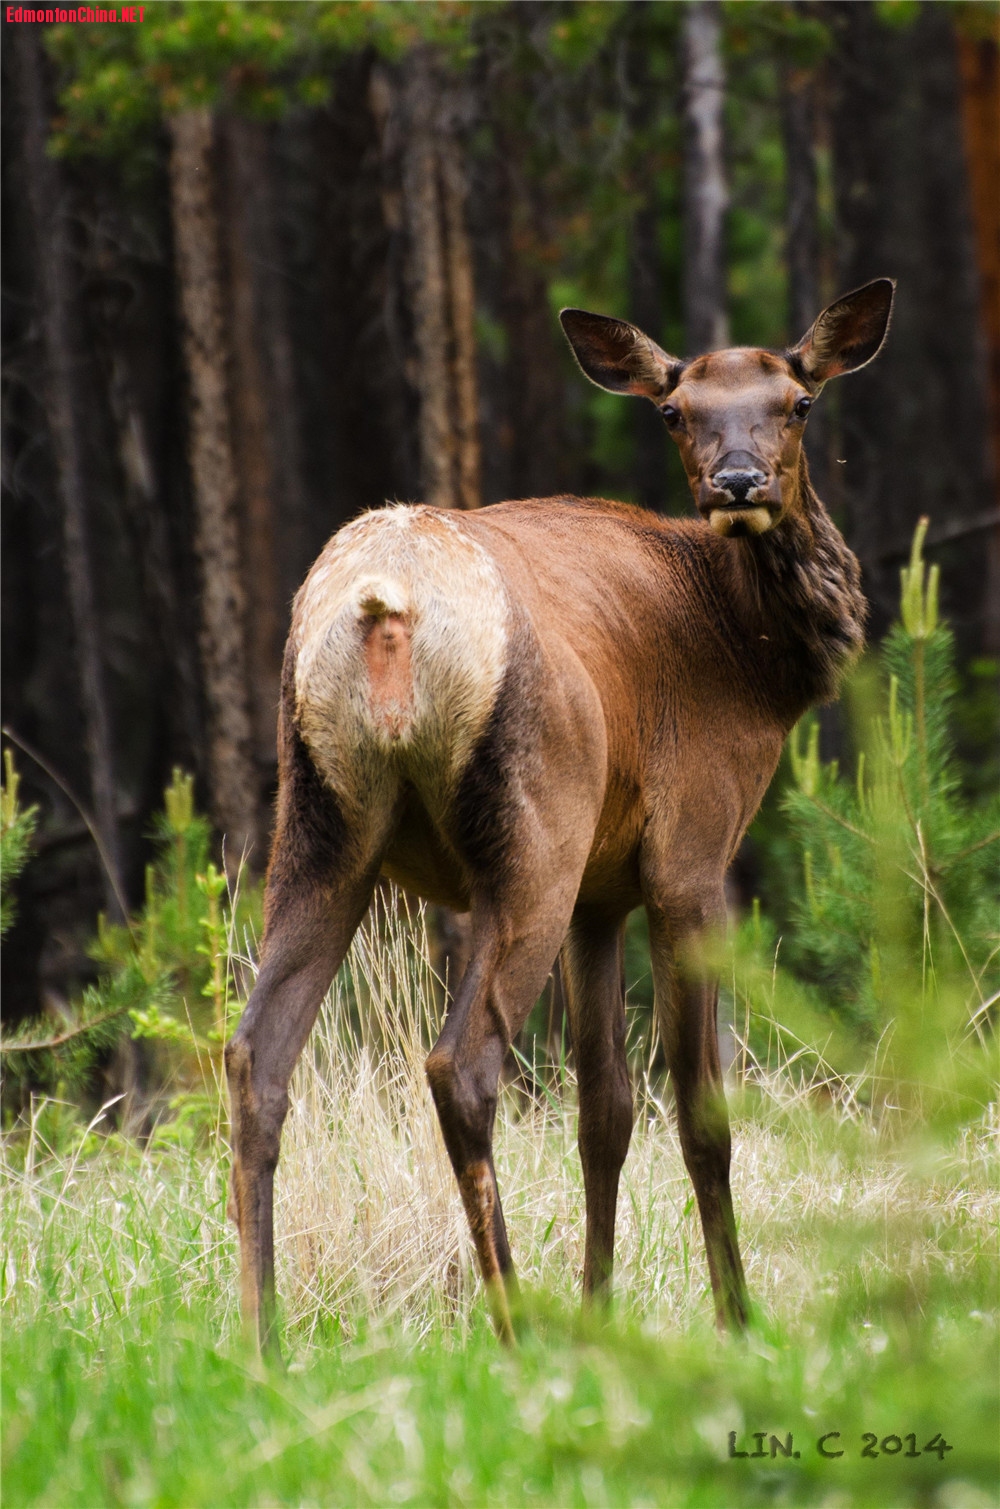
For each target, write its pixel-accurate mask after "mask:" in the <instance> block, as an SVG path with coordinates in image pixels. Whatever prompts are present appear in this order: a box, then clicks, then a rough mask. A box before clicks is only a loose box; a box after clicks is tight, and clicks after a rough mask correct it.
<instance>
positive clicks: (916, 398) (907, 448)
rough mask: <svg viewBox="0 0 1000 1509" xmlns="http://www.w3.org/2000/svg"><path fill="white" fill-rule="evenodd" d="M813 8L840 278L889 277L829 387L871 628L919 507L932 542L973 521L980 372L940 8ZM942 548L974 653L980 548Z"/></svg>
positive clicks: (957, 612) (956, 127)
mask: <svg viewBox="0 0 1000 1509" xmlns="http://www.w3.org/2000/svg"><path fill="white" fill-rule="evenodd" d="M824 14H825V16H826V17H828V19H829V22H830V25H831V30H832V32H833V38H834V51H833V54H832V56H831V58H830V67H831V71H832V73H833V75H834V77H835V78H836V80H837V92H836V95H835V97H834V100H833V104H832V125H833V147H834V152H833V165H834V190H835V197H836V216H837V227H838V239H839V249H840V263H841V265H840V277H839V279H838V282H839V286H840V287H841V288H855V287H857V286H858V285H859V284H861V283H864V282H865V281H866V280H867V279H869V278H874V277H878V276H885V275H886V274H887V273H890V274H892V275H893V276H894V277H896V278H897V279H898V280H899V286H898V292H897V297H896V307H895V309H894V312H893V320H892V329H891V331H890V334H889V339H888V341H887V342H886V348H885V351H884V352H883V353H882V355H881V356H880V357H879V359H878V361H877V362H873V363H872V364H871V366H870V367H866V368H865V370H864V371H863V372H859V373H858V374H857V375H856V376H855V377H852V378H851V380H850V382H845V383H843V384H842V385H839V391H838V392H837V394H836V399H837V407H838V422H839V426H840V441H839V445H838V452H839V458H843V465H842V466H838V467H837V470H838V472H839V473H840V476H841V477H842V478H843V487H844V496H845V500H846V505H847V506H846V513H847V525H848V531H849V538H850V543H851V546H852V548H853V549H854V550H856V551H857V553H858V555H859V556H860V557H861V560H862V563H863V564H864V566H865V568H866V574H865V590H866V592H867V594H868V597H869V600H870V601H871V604H872V608H873V616H872V623H871V625H870V632H871V635H872V637H873V638H876V637H877V636H878V635H879V634H880V633H882V632H884V629H885V628H886V626H887V624H888V623H889V622H890V621H891V619H892V618H893V617H894V616H895V614H896V612H897V608H898V602H899V566H900V564H901V563H902V562H903V561H905V558H906V552H907V550H908V548H909V540H910V538H911V536H912V533H913V529H914V526H915V524H916V522H917V519H918V518H919V517H920V515H921V514H928V515H929V516H930V519H931V540H932V541H933V539H934V538H935V537H940V533H939V532H943V533H947V532H949V531H955V532H956V534H958V533H962V532H966V531H968V529H969V528H970V527H973V526H975V524H976V522H977V520H981V517H982V514H983V510H984V506H989V505H991V504H992V503H993V495H992V481H991V477H992V457H991V455H990V448H989V444H988V433H989V419H988V404H989V382H988V372H987V363H986V351H985V348H984V344H983V341H982V335H981V328H982V326H981V320H982V313H981V303H980V287H979V276H978V270H977V265H976V247H975V238H974V234H973V219H972V213H971V202H970V194H969V179H968V173H967V168H966V156H965V150H964V145H963V141H962V119H961V99H960V79H959V67H958V56H957V47H956V42H955V33H954V26H953V20H952V17H951V15H950V14H949V9H948V8H947V7H943V6H933V5H927V6H924V7H922V8H921V9H920V10H919V11H918V12H917V13H916V15H915V18H914V19H913V20H912V21H911V22H910V24H909V25H907V26H906V27H902V28H901V27H894V26H891V25H889V24H887V23H886V22H884V21H883V20H882V19H881V18H880V16H879V13H878V12H877V11H876V10H875V8H874V7H872V6H867V5H856V4H851V3H847V0H837V3H831V4H830V5H829V6H828V7H827V10H826V11H825V12H824ZM831 396H832V395H831ZM937 559H938V561H939V563H940V564H941V566H942V585H943V594H944V600H943V603H942V608H943V611H944V612H946V613H947V614H948V616H949V618H950V619H951V622H952V624H953V626H954V628H955V630H956V633H957V634H958V636H959V646H960V651H961V653H963V654H969V653H973V652H974V651H976V650H978V648H979V647H980V645H981V644H982V625H983V612H984V608H985V587H986V581H985V571H984V566H985V561H984V555H983V552H982V551H971V550H969V549H968V548H964V547H961V546H958V545H954V546H950V547H949V546H943V547H942V548H941V551H940V552H939V553H938V554H937Z"/></svg>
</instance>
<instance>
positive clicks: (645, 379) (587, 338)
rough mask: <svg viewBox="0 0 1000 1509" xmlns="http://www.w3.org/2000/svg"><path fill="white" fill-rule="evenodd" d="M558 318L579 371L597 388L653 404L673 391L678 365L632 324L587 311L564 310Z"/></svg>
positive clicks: (674, 359)
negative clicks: (628, 395) (651, 401)
mask: <svg viewBox="0 0 1000 1509" xmlns="http://www.w3.org/2000/svg"><path fill="white" fill-rule="evenodd" d="M559 318H560V320H561V321H562V327H563V330H564V331H565V332H566V339H567V340H568V341H569V343H570V345H571V346H572V348H573V355H574V356H575V357H576V359H577V361H578V362H579V363H580V368H581V371H582V372H583V374H584V376H585V377H589V378H590V380H591V382H593V383H596V384H597V386H598V387H599V388H606V389H607V390H608V392H609V393H629V394H632V395H634V396H635V397H638V398H652V399H653V400H654V402H658V401H662V400H663V399H664V398H666V396H667V394H668V393H670V392H671V391H672V390H673V388H674V386H675V385H676V382H677V374H678V373H679V372H680V368H681V363H680V362H679V361H678V360H677V358H676V357H675V356H668V355H667V353H666V352H665V351H661V349H660V347H659V346H658V345H657V344H656V342H655V341H652V340H650V338H649V336H648V335H643V333H642V331H641V330H637V329H636V327H635V325H629V324H627V323H626V322H625V321H624V320H613V319H610V318H609V317H608V315H606V314H588V313H587V311H586V309H564V310H563V311H562V313H561V314H560V316H559Z"/></svg>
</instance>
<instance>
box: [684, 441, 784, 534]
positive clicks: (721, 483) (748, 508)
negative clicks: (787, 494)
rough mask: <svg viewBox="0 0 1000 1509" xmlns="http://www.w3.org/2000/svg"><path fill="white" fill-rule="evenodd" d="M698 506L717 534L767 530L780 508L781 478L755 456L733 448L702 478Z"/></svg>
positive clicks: (758, 532)
mask: <svg viewBox="0 0 1000 1509" xmlns="http://www.w3.org/2000/svg"><path fill="white" fill-rule="evenodd" d="M698 509H699V511H700V513H701V515H702V517H703V518H706V519H707V520H708V522H709V524H710V525H711V527H712V528H713V529H714V530H715V532H716V534H721V535H746V534H764V533H765V532H766V531H767V530H768V529H770V528H772V526H773V525H774V524H775V523H777V519H778V514H779V513H780V511H781V490H780V488H779V486H778V479H777V478H776V477H775V476H774V474H773V472H771V470H770V468H768V467H766V465H765V464H764V463H763V462H762V461H760V460H759V458H757V457H756V456H752V455H750V454H749V452H746V451H730V452H729V454H728V455H726V456H723V457H722V459H721V460H720V461H719V462H718V463H717V465H716V466H715V468H714V469H713V470H712V472H711V473H710V474H709V475H707V476H705V477H704V478H703V479H702V483H701V487H700V489H699V496H698Z"/></svg>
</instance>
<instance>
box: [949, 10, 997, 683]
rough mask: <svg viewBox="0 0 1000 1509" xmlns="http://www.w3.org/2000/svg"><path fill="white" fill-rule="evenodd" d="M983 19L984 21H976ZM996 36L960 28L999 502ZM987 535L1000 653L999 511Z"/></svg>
mask: <svg viewBox="0 0 1000 1509" xmlns="http://www.w3.org/2000/svg"><path fill="white" fill-rule="evenodd" d="M977 19H979V18H977ZM992 32H993V35H992V36H970V35H966V34H965V33H964V32H963V30H962V29H961V24H960V25H959V27H958V28H957V44H958V62H959V70H960V76H961V86H962V124H963V127H964V137H965V155H966V161H967V164H968V170H969V188H970V192H971V197H972V217H973V225H974V228H975V239H976V259H977V264H978V269H979V298H980V308H981V310H982V324H983V331H984V334H985V338H986V347H987V351H986V357H987V364H988V371H989V394H990V409H991V415H990V417H991V426H990V429H991V436H992V447H993V486H994V499H995V498H996V491H995V490H996V486H997V482H998V480H1000V36H998V32H1000V26H998V25H997V22H996V18H995V16H994V18H993V26H992ZM997 513H998V518H997V520H996V521H995V522H994V523H993V525H992V526H991V527H988V529H987V532H986V552H987V568H986V610H985V613H984V618H983V649H984V650H985V651H986V653H987V654H988V655H1000V508H997Z"/></svg>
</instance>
